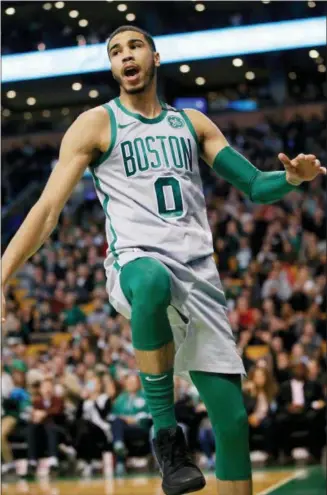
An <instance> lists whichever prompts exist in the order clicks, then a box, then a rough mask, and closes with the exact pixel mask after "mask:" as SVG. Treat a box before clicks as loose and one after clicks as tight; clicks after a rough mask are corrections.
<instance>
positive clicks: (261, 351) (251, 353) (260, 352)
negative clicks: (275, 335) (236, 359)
mask: <svg viewBox="0 0 327 495" xmlns="http://www.w3.org/2000/svg"><path fill="white" fill-rule="evenodd" d="M268 352H269V347H268V346H267V345H250V346H249V347H247V348H246V350H245V355H246V357H247V358H248V359H251V361H257V360H258V359H260V358H262V357H265V356H266V355H267V354H268Z"/></svg>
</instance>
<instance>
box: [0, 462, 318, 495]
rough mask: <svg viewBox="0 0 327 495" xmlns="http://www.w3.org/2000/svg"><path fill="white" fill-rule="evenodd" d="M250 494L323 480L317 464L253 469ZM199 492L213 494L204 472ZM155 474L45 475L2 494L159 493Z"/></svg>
mask: <svg viewBox="0 0 327 495" xmlns="http://www.w3.org/2000/svg"><path fill="white" fill-rule="evenodd" d="M253 480H254V495H269V494H272V495H324V494H325V493H326V480H325V478H324V475H323V472H322V469H321V468H320V467H311V468H306V467H304V468H297V469H294V470H290V469H288V470H269V471H264V470H262V471H255V472H254V475H253ZM207 481H208V483H207V486H206V488H205V489H204V490H202V491H201V492H198V493H199V494H200V493H201V495H216V493H217V492H216V484H215V479H214V477H213V476H212V475H208V476H207ZM160 485H161V481H160V479H159V478H158V477H147V476H140V475H139V476H135V477H126V478H122V479H110V480H105V481H104V480H100V479H96V480H82V479H74V480H58V481H55V482H51V483H50V482H49V481H48V480H46V479H43V480H39V481H38V482H36V483H29V484H28V483H26V482H19V483H13V484H3V485H2V494H3V495H23V494H26V495H163V492H162V491H161V487H160Z"/></svg>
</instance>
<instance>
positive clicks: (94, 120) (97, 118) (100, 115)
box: [76, 105, 110, 125]
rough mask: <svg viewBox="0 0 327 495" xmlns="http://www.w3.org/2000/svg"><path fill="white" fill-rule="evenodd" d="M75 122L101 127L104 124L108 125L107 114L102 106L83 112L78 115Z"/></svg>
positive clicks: (108, 118) (108, 117)
mask: <svg viewBox="0 0 327 495" xmlns="http://www.w3.org/2000/svg"><path fill="white" fill-rule="evenodd" d="M76 120H79V121H80V122H84V123H86V122H87V123H89V124H93V125H97V124H99V125H103V124H104V123H107V124H110V116H109V113H108V111H107V110H106V109H105V108H104V106H103V105H99V106H97V107H94V108H90V109H89V110H85V112H82V113H80V114H79V116H78V117H77V119H76Z"/></svg>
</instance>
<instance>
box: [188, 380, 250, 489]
mask: <svg viewBox="0 0 327 495" xmlns="http://www.w3.org/2000/svg"><path fill="white" fill-rule="evenodd" d="M190 375H191V378H192V381H193V383H194V385H195V386H196V388H197V389H198V391H199V394H200V397H201V399H202V400H203V402H204V404H205V405H206V408H207V411H208V414H209V418H210V421H211V424H212V427H213V430H214V433H215V442H216V476H217V478H218V479H219V480H222V481H241V480H248V479H250V478H251V462H250V449H249V428H248V418H247V413H246V410H245V407H244V402H243V395H242V387H241V377H240V375H225V374H218V373H205V372H202V371H191V372H190Z"/></svg>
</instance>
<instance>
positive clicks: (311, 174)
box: [278, 153, 327, 185]
mask: <svg viewBox="0 0 327 495" xmlns="http://www.w3.org/2000/svg"><path fill="white" fill-rule="evenodd" d="M278 158H279V159H280V161H281V162H282V164H283V165H284V167H285V171H286V180H287V181H288V182H290V183H291V184H294V185H299V184H301V182H304V181H311V180H313V179H315V178H316V177H317V175H319V174H323V175H326V174H327V170H326V167H322V166H321V163H320V161H319V160H318V159H317V158H316V156H315V155H304V154H303V153H301V154H300V155H298V156H297V157H296V158H293V160H291V159H290V158H288V156H286V155H285V154H284V153H279V155H278Z"/></svg>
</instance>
